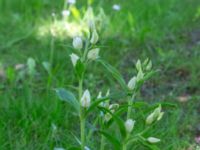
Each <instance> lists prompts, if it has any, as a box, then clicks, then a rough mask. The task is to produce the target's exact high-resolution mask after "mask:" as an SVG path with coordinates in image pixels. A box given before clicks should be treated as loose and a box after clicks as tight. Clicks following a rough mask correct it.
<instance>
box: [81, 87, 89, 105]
mask: <svg viewBox="0 0 200 150" xmlns="http://www.w3.org/2000/svg"><path fill="white" fill-rule="evenodd" d="M90 101H91V99H90V92H89V91H88V90H85V91H84V93H83V96H82V97H81V106H82V107H85V108H87V107H89V106H90Z"/></svg>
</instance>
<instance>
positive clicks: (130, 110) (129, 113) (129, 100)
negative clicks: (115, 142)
mask: <svg viewBox="0 0 200 150" xmlns="http://www.w3.org/2000/svg"><path fill="white" fill-rule="evenodd" d="M134 98H135V94H133V95H132V97H130V96H129V97H128V111H127V118H126V119H127V120H128V119H130V118H131V113H132V105H133V100H134ZM129 135H130V134H129V133H127V135H126V138H128V137H129ZM126 148H127V144H126V143H125V144H124V143H123V147H122V150H126Z"/></svg>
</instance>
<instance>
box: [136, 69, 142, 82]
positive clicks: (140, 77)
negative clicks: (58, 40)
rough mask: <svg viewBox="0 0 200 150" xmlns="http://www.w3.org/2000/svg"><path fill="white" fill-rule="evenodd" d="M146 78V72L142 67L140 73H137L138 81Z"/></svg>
mask: <svg viewBox="0 0 200 150" xmlns="http://www.w3.org/2000/svg"><path fill="white" fill-rule="evenodd" d="M143 78H144V73H143V72H142V69H140V70H139V71H138V74H137V81H140V80H142V79H143Z"/></svg>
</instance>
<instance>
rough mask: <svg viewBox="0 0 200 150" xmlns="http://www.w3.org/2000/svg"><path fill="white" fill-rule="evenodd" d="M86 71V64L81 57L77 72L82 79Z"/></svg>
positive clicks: (76, 67) (76, 68) (77, 64)
mask: <svg viewBox="0 0 200 150" xmlns="http://www.w3.org/2000/svg"><path fill="white" fill-rule="evenodd" d="M84 72H85V65H84V64H83V63H82V62H81V60H80V59H79V60H78V61H77V63H76V66H75V74H76V75H77V77H78V78H79V79H82V77H83V74H84Z"/></svg>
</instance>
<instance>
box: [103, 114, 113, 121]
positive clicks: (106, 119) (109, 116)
mask: <svg viewBox="0 0 200 150" xmlns="http://www.w3.org/2000/svg"><path fill="white" fill-rule="evenodd" d="M111 118H112V116H111V114H109V113H106V114H105V116H104V119H105V121H106V122H108V121H109V120H110V119H111Z"/></svg>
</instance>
